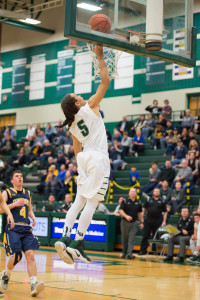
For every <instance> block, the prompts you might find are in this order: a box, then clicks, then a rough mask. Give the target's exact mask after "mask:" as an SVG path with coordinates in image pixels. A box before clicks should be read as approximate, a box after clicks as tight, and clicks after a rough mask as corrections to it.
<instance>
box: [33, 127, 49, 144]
mask: <svg viewBox="0 0 200 300" xmlns="http://www.w3.org/2000/svg"><path fill="white" fill-rule="evenodd" d="M45 140H48V139H47V137H46V135H45V134H44V131H43V130H38V135H37V137H36V139H35V144H37V143H40V144H41V145H42V146H43V144H44V141H45Z"/></svg>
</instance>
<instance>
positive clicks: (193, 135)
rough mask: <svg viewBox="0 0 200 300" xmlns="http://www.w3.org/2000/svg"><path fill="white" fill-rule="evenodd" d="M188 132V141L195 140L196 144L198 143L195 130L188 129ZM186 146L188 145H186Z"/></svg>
mask: <svg viewBox="0 0 200 300" xmlns="http://www.w3.org/2000/svg"><path fill="white" fill-rule="evenodd" d="M188 134H189V139H190V141H191V140H195V141H196V142H197V144H199V141H198V139H197V137H196V132H195V131H194V130H192V129H189V130H188ZM188 147H189V146H188Z"/></svg>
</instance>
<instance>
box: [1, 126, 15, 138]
mask: <svg viewBox="0 0 200 300" xmlns="http://www.w3.org/2000/svg"><path fill="white" fill-rule="evenodd" d="M8 134H9V135H10V138H11V140H13V141H15V140H16V135H17V133H16V130H15V129H14V128H13V127H12V125H11V124H8V128H7V129H6V130H5V131H4V139H7V135H8ZM4 139H3V142H4V141H5V140H4Z"/></svg>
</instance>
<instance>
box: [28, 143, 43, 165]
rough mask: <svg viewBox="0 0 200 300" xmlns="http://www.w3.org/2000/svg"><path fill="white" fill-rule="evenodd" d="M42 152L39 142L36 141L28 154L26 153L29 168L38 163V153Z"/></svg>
mask: <svg viewBox="0 0 200 300" xmlns="http://www.w3.org/2000/svg"><path fill="white" fill-rule="evenodd" d="M41 153H42V145H41V143H39V142H38V143H36V144H35V145H34V146H33V147H32V149H31V153H30V155H28V161H29V165H28V167H29V168H32V167H33V166H34V165H39V164H40V162H39V160H40V154H41Z"/></svg>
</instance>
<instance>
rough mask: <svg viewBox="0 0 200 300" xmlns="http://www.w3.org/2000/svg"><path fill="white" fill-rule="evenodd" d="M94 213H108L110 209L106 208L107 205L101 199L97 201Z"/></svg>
mask: <svg viewBox="0 0 200 300" xmlns="http://www.w3.org/2000/svg"><path fill="white" fill-rule="evenodd" d="M95 213H96V214H105V215H110V211H109V210H108V209H107V207H106V206H105V205H104V204H103V203H102V202H101V201H99V204H98V206H97V208H96V211H95Z"/></svg>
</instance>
